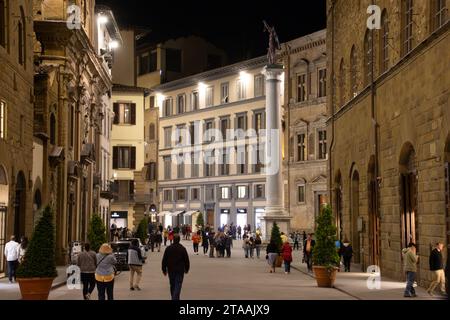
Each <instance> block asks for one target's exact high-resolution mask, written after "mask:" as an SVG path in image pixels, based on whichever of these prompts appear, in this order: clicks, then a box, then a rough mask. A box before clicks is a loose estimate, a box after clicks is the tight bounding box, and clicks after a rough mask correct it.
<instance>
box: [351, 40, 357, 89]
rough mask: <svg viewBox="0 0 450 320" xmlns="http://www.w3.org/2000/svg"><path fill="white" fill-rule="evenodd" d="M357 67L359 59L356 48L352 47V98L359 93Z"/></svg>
mask: <svg viewBox="0 0 450 320" xmlns="http://www.w3.org/2000/svg"><path fill="white" fill-rule="evenodd" d="M357 67H358V59H357V56H356V48H355V46H353V47H352V51H351V52H350V92H351V93H352V96H351V98H354V97H356V95H357V94H358V79H357Z"/></svg>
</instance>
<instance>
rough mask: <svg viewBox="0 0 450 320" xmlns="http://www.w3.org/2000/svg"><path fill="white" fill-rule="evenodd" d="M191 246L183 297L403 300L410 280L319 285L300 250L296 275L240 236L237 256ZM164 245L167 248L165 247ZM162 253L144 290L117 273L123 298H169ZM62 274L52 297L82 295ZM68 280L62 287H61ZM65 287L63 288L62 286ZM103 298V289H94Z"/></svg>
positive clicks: (1, 295)
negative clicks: (253, 250)
mask: <svg viewBox="0 0 450 320" xmlns="http://www.w3.org/2000/svg"><path fill="white" fill-rule="evenodd" d="M182 243H183V245H184V246H185V247H186V248H187V249H188V253H189V257H190V261H191V271H190V272H189V274H187V275H186V276H185V281H184V283H183V290H182V294H181V298H182V299H183V300H370V299H373V300H399V299H401V300H402V299H405V298H403V290H404V287H405V284H404V283H403V282H399V281H395V280H392V279H387V278H384V277H382V282H381V289H380V290H370V289H368V288H367V285H366V281H367V278H368V275H367V274H365V273H360V272H351V273H344V272H339V273H338V275H337V279H336V283H335V288H318V287H317V284H316V281H315V279H314V277H313V276H312V275H309V274H308V273H307V271H306V265H305V264H302V263H301V254H300V251H294V263H293V269H292V270H291V274H289V275H286V274H284V269H283V268H282V269H277V273H275V274H270V273H269V272H268V271H269V268H268V265H267V263H266V260H265V251H264V252H261V258H260V259H257V258H256V257H255V258H254V259H245V258H244V252H243V250H242V248H241V245H242V242H241V241H234V248H233V250H232V257H231V258H230V259H228V258H209V257H208V256H204V255H203V254H201V252H202V248H201V247H200V254H199V255H194V253H193V249H192V245H191V242H190V241H183V242H182ZM163 249H164V247H163ZM161 259H162V252H160V253H158V252H153V253H152V252H149V258H148V262H147V263H146V264H145V266H144V271H143V278H142V281H141V288H142V291H130V290H129V283H128V277H129V272H128V271H124V272H122V273H121V274H119V275H118V276H117V277H116V280H115V288H114V295H115V299H117V300H147V299H151V300H168V299H170V296H169V281H168V278H166V277H164V276H163V274H162V272H161ZM58 274H59V276H58V278H57V279H55V281H54V283H53V284H54V289H53V290H52V291H51V293H50V297H49V298H50V299H52V300H81V299H82V293H81V291H80V290H69V289H68V288H67V287H66V286H65V285H64V284H65V281H66V278H65V277H66V276H65V267H58ZM61 284H62V286H61ZM58 286H59V287H58ZM416 291H417V294H418V297H417V298H413V299H411V298H409V300H418V299H421V300H432V299H439V298H432V297H430V296H429V295H428V294H427V293H426V292H425V290H424V289H423V288H420V287H419V288H416ZM92 296H93V299H97V291H96V290H95V291H94V293H93V295H92ZM2 299H8V300H14V299H20V292H19V288H18V285H17V284H8V280H7V279H1V280H0V300H2Z"/></svg>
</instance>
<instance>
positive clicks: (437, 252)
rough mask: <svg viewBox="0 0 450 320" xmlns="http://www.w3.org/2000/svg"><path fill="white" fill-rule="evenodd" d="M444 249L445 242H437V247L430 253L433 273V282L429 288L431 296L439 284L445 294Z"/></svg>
mask: <svg viewBox="0 0 450 320" xmlns="http://www.w3.org/2000/svg"><path fill="white" fill-rule="evenodd" d="M442 249H444V244H443V243H441V242H438V243H436V247H435V248H434V249H433V251H431V254H430V261H429V262H430V271H431V272H432V273H433V282H431V284H430V286H429V288H428V289H427V292H428V294H430V295H431V296H432V295H433V293H434V290H435V289H436V287H437V286H438V285H440V290H441V293H442V294H445V273H444V261H443V259H442Z"/></svg>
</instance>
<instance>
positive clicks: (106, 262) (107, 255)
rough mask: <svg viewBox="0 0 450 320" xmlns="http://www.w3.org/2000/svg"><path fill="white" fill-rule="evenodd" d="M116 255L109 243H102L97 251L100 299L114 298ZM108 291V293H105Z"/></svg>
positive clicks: (96, 274) (97, 276) (96, 271)
mask: <svg viewBox="0 0 450 320" xmlns="http://www.w3.org/2000/svg"><path fill="white" fill-rule="evenodd" d="M116 263H117V260H116V257H115V256H114V254H113V252H112V248H111V246H110V245H109V244H107V243H104V244H102V245H101V247H100V249H99V250H98V253H97V268H96V270H95V280H96V281H97V291H98V300H105V298H106V295H108V300H114V276H115V265H116ZM105 293H106V294H105Z"/></svg>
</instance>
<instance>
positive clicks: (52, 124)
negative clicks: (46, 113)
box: [50, 113, 56, 145]
mask: <svg viewBox="0 0 450 320" xmlns="http://www.w3.org/2000/svg"><path fill="white" fill-rule="evenodd" d="M50 143H51V144H53V145H54V144H56V118H55V115H54V114H53V113H52V114H51V115H50Z"/></svg>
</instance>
